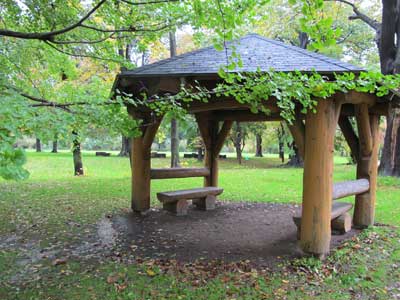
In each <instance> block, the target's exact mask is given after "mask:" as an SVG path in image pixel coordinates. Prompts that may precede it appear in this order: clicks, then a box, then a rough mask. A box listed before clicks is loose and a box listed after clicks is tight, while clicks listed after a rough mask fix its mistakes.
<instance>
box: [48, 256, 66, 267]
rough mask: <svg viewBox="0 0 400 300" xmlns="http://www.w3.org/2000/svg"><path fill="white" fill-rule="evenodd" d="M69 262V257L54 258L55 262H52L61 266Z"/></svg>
mask: <svg viewBox="0 0 400 300" xmlns="http://www.w3.org/2000/svg"><path fill="white" fill-rule="evenodd" d="M66 263H67V259H66V258H57V259H55V260H53V262H52V263H51V264H52V265H53V266H59V265H64V264H66Z"/></svg>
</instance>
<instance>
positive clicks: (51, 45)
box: [45, 41, 121, 63]
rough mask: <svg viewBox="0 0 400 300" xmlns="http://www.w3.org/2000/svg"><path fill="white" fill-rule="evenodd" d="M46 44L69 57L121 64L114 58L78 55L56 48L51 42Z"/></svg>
mask: <svg viewBox="0 0 400 300" xmlns="http://www.w3.org/2000/svg"><path fill="white" fill-rule="evenodd" d="M45 43H46V44H47V45H49V46H50V47H51V48H53V49H54V50H56V51H58V52H60V53H62V54H65V55H69V56H73V57H85V58H93V59H98V60H105V61H111V62H115V63H120V62H121V61H120V60H117V59H112V58H105V57H100V56H96V55H89V54H77V53H71V52H67V51H65V50H63V49H60V48H58V47H56V46H54V45H53V44H51V43H50V42H49V41H45Z"/></svg>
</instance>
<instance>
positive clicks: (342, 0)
mask: <svg viewBox="0 0 400 300" xmlns="http://www.w3.org/2000/svg"><path fill="white" fill-rule="evenodd" d="M324 1H325V2H340V3H344V4H346V5H349V6H351V8H352V9H353V12H354V14H355V15H354V16H350V17H349V20H356V19H360V20H362V21H363V22H364V23H366V24H367V25H369V26H370V27H371V28H372V29H374V30H375V31H378V30H380V28H381V23H379V22H378V21H376V20H375V19H373V18H371V17H369V16H367V15H366V14H364V13H362V12H361V11H360V9H359V8H358V7H357V6H356V5H355V4H354V3H351V2H350V1H347V0H324Z"/></svg>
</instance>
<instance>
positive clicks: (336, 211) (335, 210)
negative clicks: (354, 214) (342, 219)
mask: <svg viewBox="0 0 400 300" xmlns="http://www.w3.org/2000/svg"><path fill="white" fill-rule="evenodd" d="M352 207H353V204H351V203H347V202H333V203H332V211H331V220H333V219H336V218H337V217H339V216H340V215H342V214H344V213H346V212H348V211H349V210H350V209H352ZM293 221H294V222H295V223H296V225H298V226H299V225H300V221H301V212H300V214H299V215H296V216H294V217H293Z"/></svg>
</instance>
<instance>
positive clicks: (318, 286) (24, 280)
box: [0, 152, 400, 299]
mask: <svg viewBox="0 0 400 300" xmlns="http://www.w3.org/2000/svg"><path fill="white" fill-rule="evenodd" d="M346 161H347V160H346V159H343V158H335V173H334V178H335V181H341V180H348V179H353V178H355V167H354V166H349V165H346ZM182 165H183V166H195V165H200V164H199V163H198V162H197V161H196V160H194V159H188V160H184V161H182ZM279 165H280V163H279V160H278V158H276V157H272V156H268V157H266V158H254V157H250V158H249V160H246V161H244V164H243V165H242V166H239V165H237V163H236V161H235V160H234V158H228V159H227V160H223V161H221V163H220V168H221V172H220V186H221V187H223V188H224V190H225V191H224V193H223V194H222V195H221V197H220V199H221V200H224V201H254V202H281V203H282V202H286V203H299V202H300V201H301V187H302V169H288V168H281V167H279ZM153 166H154V167H168V166H169V160H168V159H153ZM27 168H28V169H29V171H30V173H31V176H30V178H29V179H28V180H27V181H24V182H8V181H4V180H1V179H0V208H1V209H0V299H397V298H398V299H400V290H399V288H400V286H399V285H400V284H399V282H400V271H399V266H400V233H399V230H398V229H397V228H395V227H388V226H382V227H381V226H379V227H373V228H371V229H368V230H366V231H364V232H363V234H362V235H361V236H359V237H358V238H357V239H354V240H352V241H350V242H349V243H348V244H347V245H345V246H344V247H342V248H341V249H339V250H337V251H335V252H334V253H333V254H332V255H331V256H330V257H329V258H328V259H327V260H326V261H324V262H323V263H321V262H319V261H317V260H315V259H312V258H308V259H301V260H296V261H292V262H282V265H281V266H280V267H279V270H278V271H277V272H275V273H271V272H268V271H267V270H254V269H250V270H247V269H246V267H243V266H237V265H235V266H231V268H227V269H224V270H220V271H218V272H215V270H214V269H215V268H217V267H215V268H214V266H213V268H214V269H213V270H208V269H206V270H204V268H201V271H199V270H198V269H196V268H187V269H184V270H180V272H178V273H177V272H164V271H163V268H162V267H160V266H158V265H157V264H154V262H152V261H147V262H146V261H145V262H143V263H140V264H138V263H130V264H129V263H124V262H120V261H118V260H114V259H110V260H109V261H102V262H101V263H97V262H96V263H90V261H88V260H85V261H83V260H82V261H79V260H74V261H68V262H67V263H64V262H62V263H60V264H57V263H56V265H54V261H53V262H52V261H49V260H47V259H46V258H45V257H44V258H42V259H40V260H37V261H32V262H30V264H29V268H30V269H29V272H30V274H31V276H29V277H27V276H24V275H23V274H24V273H26V268H27V265H28V264H22V263H21V257H23V256H24V251H27V249H25V248H24V250H23V251H22V250H21V249H19V248H18V245H17V243H16V242H15V243H16V245H14V246H13V243H14V241H15V237H18V239H19V241H20V242H21V240H22V241H23V242H24V245H29V242H33V241H34V243H36V244H35V247H36V248H38V247H39V248H50V249H51V247H52V246H53V247H63V246H65V245H67V244H68V243H73V241H74V240H79V239H82V237H81V236H82V233H84V232H86V231H90V230H92V225H93V224H95V223H96V222H97V221H98V220H99V219H100V218H101V217H103V216H104V215H107V214H113V213H118V212H121V210H126V209H127V208H129V207H130V200H129V199H130V168H129V160H128V159H127V158H119V157H115V156H114V157H95V156H94V154H93V153H84V169H85V173H86V175H85V176H83V177H74V176H72V175H71V174H72V172H73V170H72V157H71V154H70V153H67V152H65V153H58V154H51V153H28V163H27ZM201 185H202V179H201V178H192V179H171V180H159V181H153V182H152V205H153V206H157V205H158V201H156V199H155V193H156V192H159V191H167V190H174V189H182V188H192V187H200V186H201ZM378 185H379V186H378V199H377V210H376V221H377V222H379V223H384V224H390V225H393V226H399V225H400V205H399V202H398V201H399V199H400V180H399V179H395V178H389V177H382V178H379V180H378ZM347 200H349V199H347ZM71 224H79V226H72V225H71ZM35 247H34V248H35ZM28 248H29V247H28ZM36 248H35V249H36ZM210 268H211V267H210ZM222 269H223V268H222ZM210 274H212V275H210ZM196 278H203V279H204V280H203V281H200V283H199V282H197V279H196ZM396 297H397V298H396Z"/></svg>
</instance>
